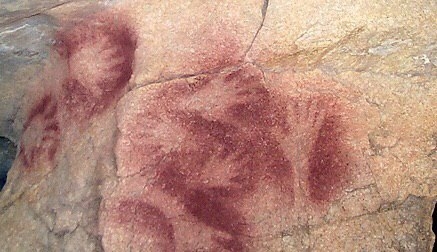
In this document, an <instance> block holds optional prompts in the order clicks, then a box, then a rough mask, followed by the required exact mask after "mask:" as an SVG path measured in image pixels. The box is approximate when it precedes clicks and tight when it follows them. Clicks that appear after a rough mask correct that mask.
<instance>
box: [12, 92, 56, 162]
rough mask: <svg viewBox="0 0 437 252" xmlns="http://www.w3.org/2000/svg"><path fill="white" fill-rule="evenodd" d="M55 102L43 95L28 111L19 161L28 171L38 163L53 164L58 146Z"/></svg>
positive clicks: (49, 96) (50, 97) (48, 96)
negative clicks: (47, 162)
mask: <svg viewBox="0 0 437 252" xmlns="http://www.w3.org/2000/svg"><path fill="white" fill-rule="evenodd" d="M57 106H58V105H57V102H56V100H55V98H54V96H53V95H51V94H50V95H45V96H43V98H41V99H40V100H39V101H38V102H37V103H36V104H35V105H34V106H33V107H32V108H31V110H30V112H29V113H28V116H27V120H26V121H25V123H24V127H23V128H24V129H23V130H24V131H23V136H22V138H21V142H20V152H19V154H18V157H19V159H20V160H21V161H22V163H23V166H24V167H25V168H26V169H27V170H29V169H31V168H33V167H34V166H35V165H36V164H37V163H38V162H39V161H44V160H45V161H50V162H53V160H54V158H55V155H56V152H57V150H58V148H59V144H60V142H59V141H60V128H59V122H58V119H57Z"/></svg>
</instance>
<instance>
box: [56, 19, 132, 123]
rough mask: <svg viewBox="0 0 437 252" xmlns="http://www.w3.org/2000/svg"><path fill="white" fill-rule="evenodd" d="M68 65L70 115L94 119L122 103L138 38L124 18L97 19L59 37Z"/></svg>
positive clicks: (58, 47) (65, 92) (66, 92)
mask: <svg viewBox="0 0 437 252" xmlns="http://www.w3.org/2000/svg"><path fill="white" fill-rule="evenodd" d="M56 50H57V51H58V53H59V54H60V55H61V56H62V57H63V58H64V59H65V60H66V62H67V64H68V71H69V72H68V77H67V78H66V79H65V81H64V83H63V84H62V88H63V89H62V97H63V102H64V103H65V105H66V108H67V111H68V113H69V115H70V116H73V117H76V118H77V117H80V118H87V119H89V118H91V117H92V116H94V115H96V114H99V113H101V112H102V111H104V110H106V109H107V108H108V107H109V106H110V105H111V104H113V103H114V102H115V101H116V100H118V99H119V98H120V97H121V95H122V93H123V90H124V88H125V87H126V85H127V83H128V82H129V79H130V77H131V75H132V71H133V61H134V54H135V50H136V35H135V34H134V32H133V31H132V30H131V28H130V27H129V26H128V25H127V24H126V22H123V20H121V19H115V18H113V17H103V16H102V17H95V18H90V19H87V20H85V21H83V22H81V23H79V24H77V25H75V26H74V27H72V28H71V29H69V30H68V31H64V32H61V33H59V34H58V39H57V45H56Z"/></svg>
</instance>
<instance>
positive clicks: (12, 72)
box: [0, 4, 54, 143]
mask: <svg viewBox="0 0 437 252" xmlns="http://www.w3.org/2000/svg"><path fill="white" fill-rule="evenodd" d="M0 5H1V4H0ZM0 16H1V14H0ZM53 27H54V24H53V23H52V21H51V20H50V18H49V17H48V16H44V15H37V16H33V17H31V18H25V19H23V20H20V21H19V22H15V23H13V24H9V25H6V26H0V136H5V137H8V138H9V139H11V140H12V141H14V142H15V143H17V140H18V139H17V138H18V136H19V134H20V131H21V125H22V119H21V117H22V116H21V115H20V112H21V111H20V104H21V102H22V99H23V95H24V93H25V91H26V88H27V87H28V85H29V83H31V82H32V80H33V79H35V77H38V75H39V72H41V71H42V69H43V66H44V65H43V60H44V59H46V58H47V56H48V50H49V46H50V44H51V43H52V41H53V40H52V31H53Z"/></svg>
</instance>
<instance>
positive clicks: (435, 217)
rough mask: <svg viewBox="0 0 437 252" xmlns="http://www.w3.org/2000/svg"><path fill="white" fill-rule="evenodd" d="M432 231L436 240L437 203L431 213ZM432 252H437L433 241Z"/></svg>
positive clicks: (436, 246) (436, 243)
mask: <svg viewBox="0 0 437 252" xmlns="http://www.w3.org/2000/svg"><path fill="white" fill-rule="evenodd" d="M432 231H433V232H434V236H436V238H437V203H436V204H435V206H434V212H433V213H432ZM432 251H437V242H436V240H434V247H433V249H432Z"/></svg>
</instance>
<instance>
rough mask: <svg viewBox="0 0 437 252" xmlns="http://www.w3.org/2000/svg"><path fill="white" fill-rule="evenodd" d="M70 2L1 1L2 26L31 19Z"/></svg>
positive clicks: (61, 0)
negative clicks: (27, 18)
mask: <svg viewBox="0 0 437 252" xmlns="http://www.w3.org/2000/svg"><path fill="white" fill-rule="evenodd" d="M66 2H69V1H66V0H40V1H24V0H18V1H17V0H1V1H0V24H7V23H12V22H14V21H16V20H20V19H23V18H26V17H30V16H33V15H36V14H39V13H41V12H42V11H44V10H48V9H50V8H53V7H55V6H59V5H61V4H63V3H66Z"/></svg>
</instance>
